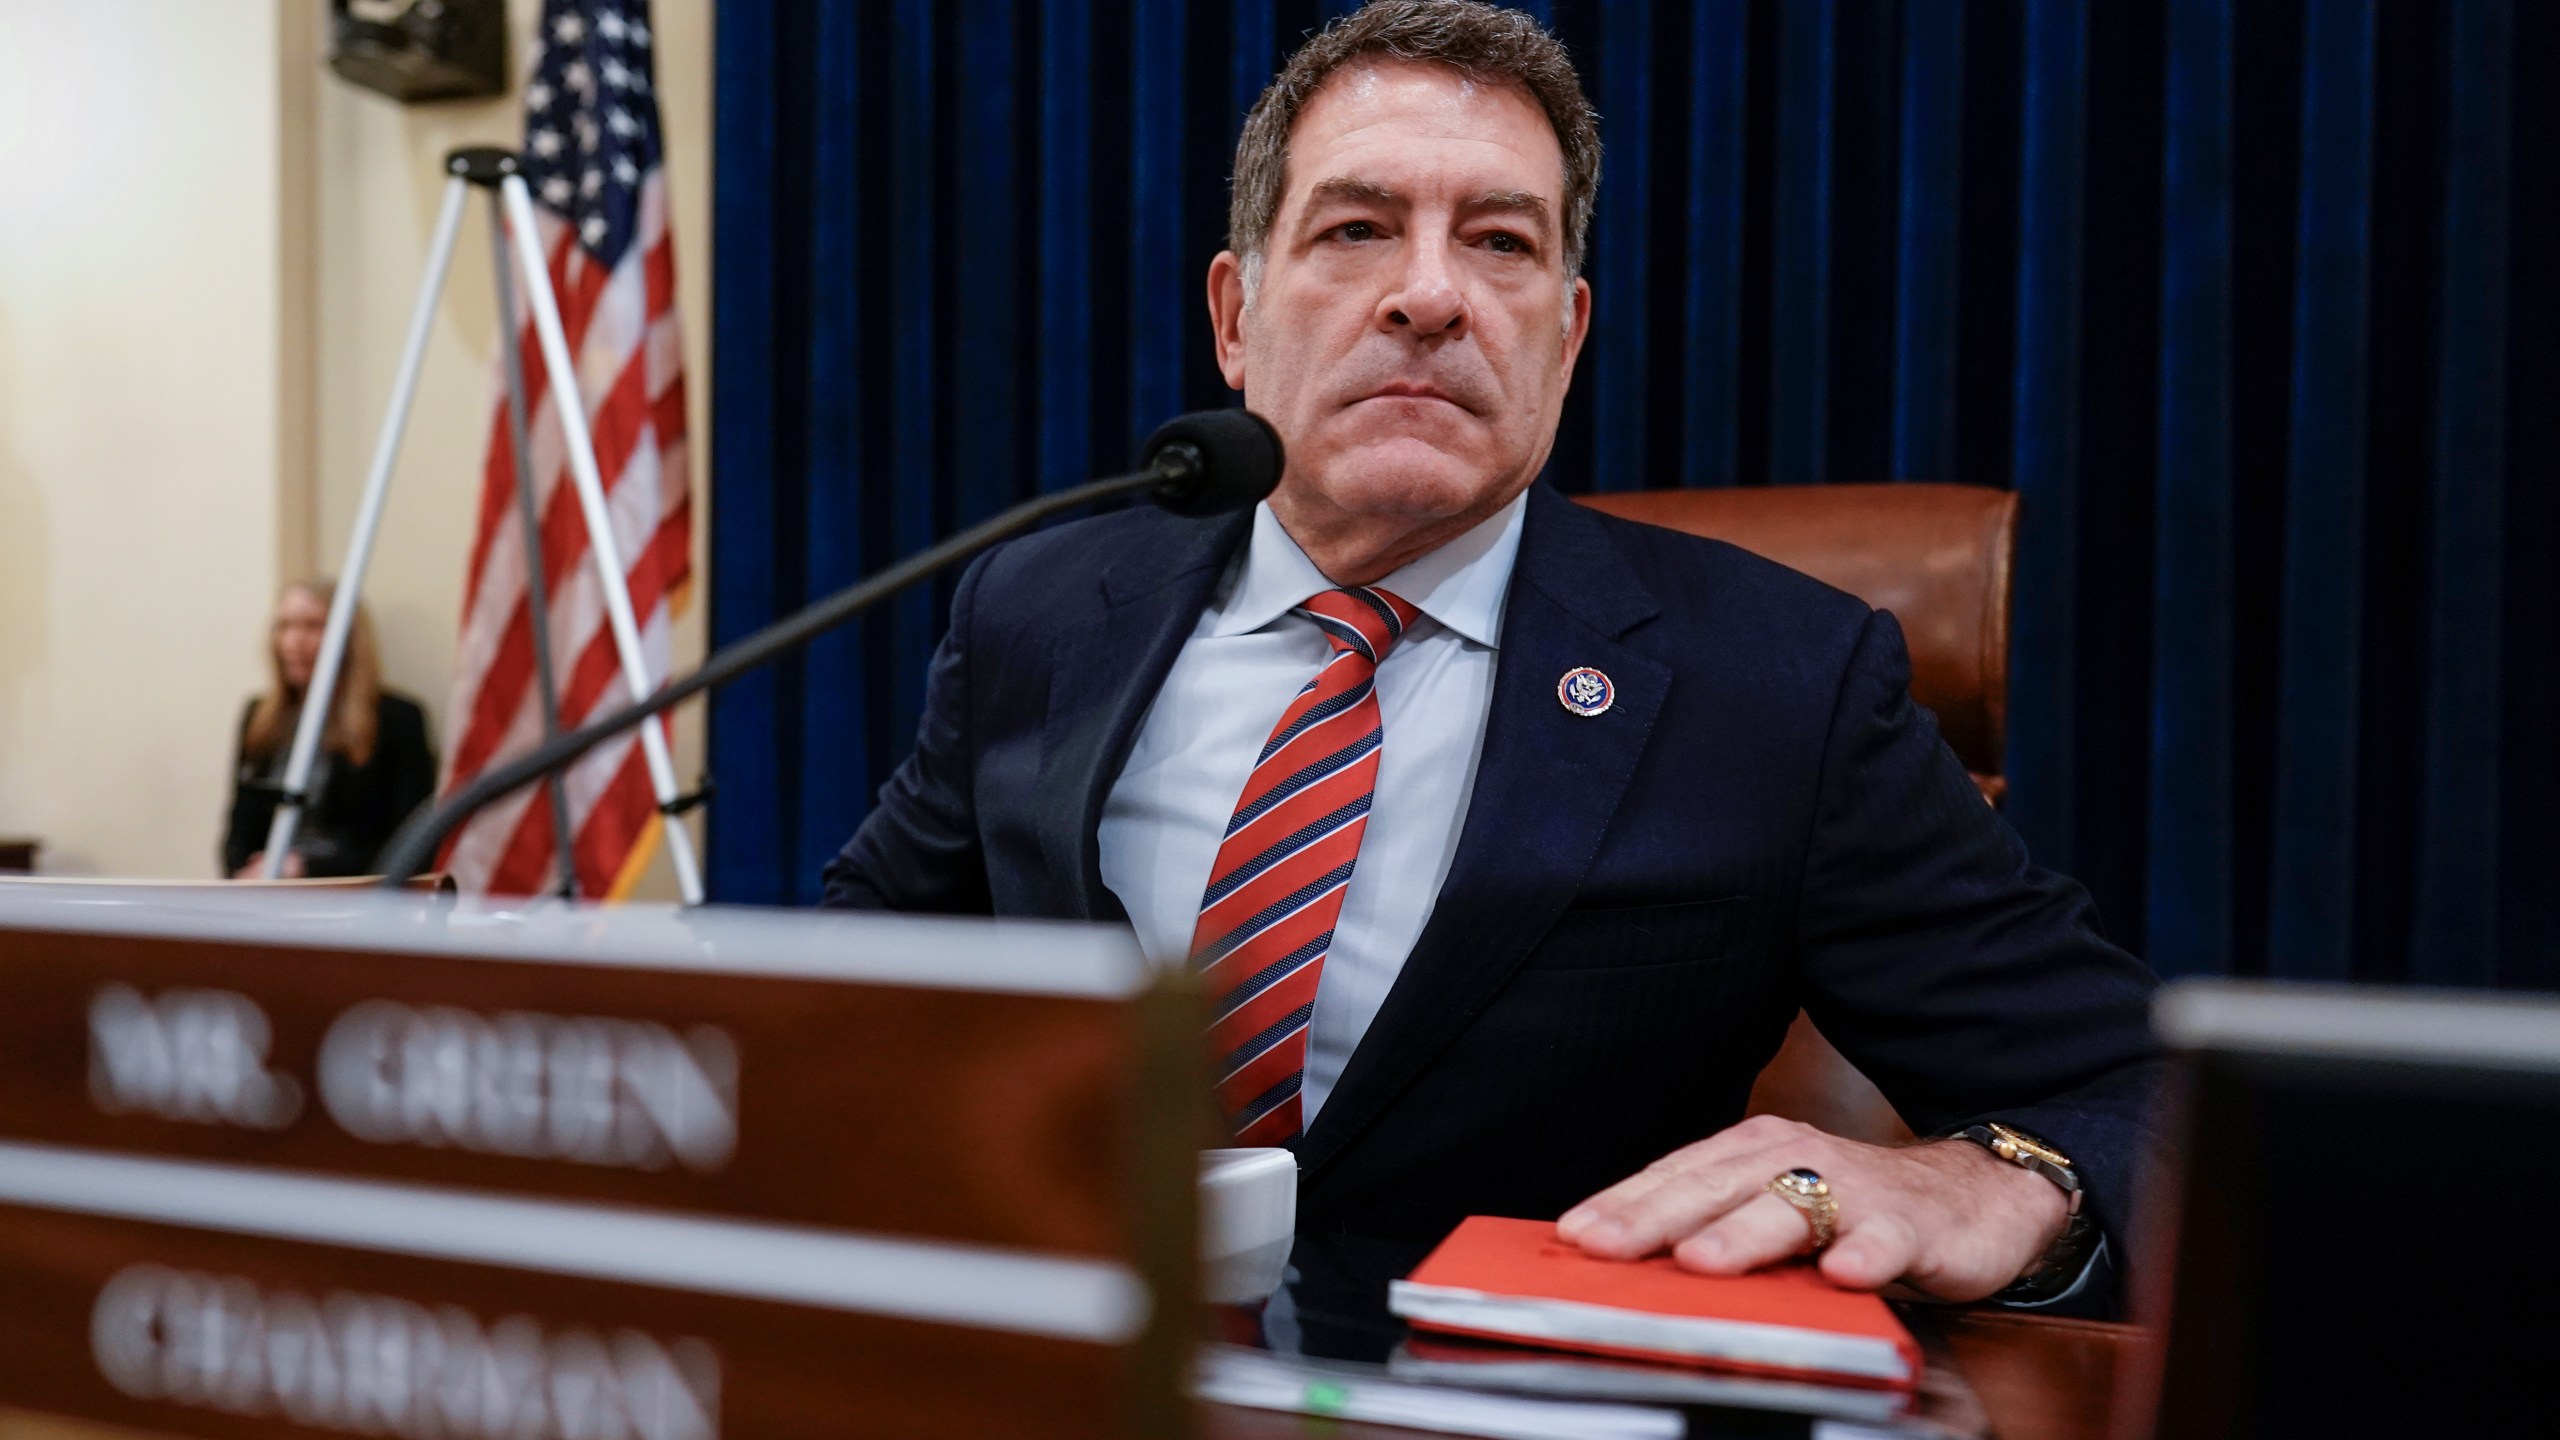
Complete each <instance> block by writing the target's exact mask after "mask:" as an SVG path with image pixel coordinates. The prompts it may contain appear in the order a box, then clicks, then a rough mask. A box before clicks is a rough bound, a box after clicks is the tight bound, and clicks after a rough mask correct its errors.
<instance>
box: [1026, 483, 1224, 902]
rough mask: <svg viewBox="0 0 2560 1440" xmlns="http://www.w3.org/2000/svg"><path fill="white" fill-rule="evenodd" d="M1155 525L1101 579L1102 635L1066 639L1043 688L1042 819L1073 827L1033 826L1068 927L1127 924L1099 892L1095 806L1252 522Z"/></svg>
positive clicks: (1082, 633) (1096, 627)
mask: <svg viewBox="0 0 2560 1440" xmlns="http://www.w3.org/2000/svg"><path fill="white" fill-rule="evenodd" d="M1164 524H1165V526H1166V527H1168V529H1169V530H1170V534H1165V532H1162V531H1160V532H1158V533H1159V534H1160V535H1164V538H1163V539H1162V540H1161V541H1160V542H1159V543H1143V544H1137V545H1132V546H1130V547H1129V548H1128V550H1127V551H1125V552H1124V553H1122V554H1121V555H1120V556H1119V557H1118V558H1116V559H1114V560H1113V561H1112V562H1111V564H1110V565H1108V566H1107V567H1105V569H1104V570H1103V572H1102V575H1101V578H1100V581H1099V584H1100V587H1101V600H1102V606H1103V613H1102V618H1101V621H1100V623H1098V624H1091V625H1082V626H1078V627H1076V628H1075V630H1074V632H1073V633H1072V634H1071V635H1070V636H1069V637H1068V639H1067V641H1066V643H1065V644H1064V645H1063V646H1062V647H1061V648H1060V652H1059V655H1058V658H1057V664H1056V669H1055V670H1054V671H1052V672H1051V676H1050V682H1049V713H1048V717H1047V720H1046V722H1045V724H1044V727H1043V731H1042V736H1041V766H1040V783H1041V795H1040V806H1041V813H1042V814H1043V815H1051V816H1061V817H1064V816H1073V817H1075V819H1074V823H1072V824H1044V825H1042V826H1040V836H1041V850H1042V858H1043V859H1045V860H1046V861H1047V862H1048V870H1049V875H1050V877H1051V884H1052V886H1053V895H1054V899H1055V902H1056V906H1057V908H1056V912H1055V913H1057V914H1059V915H1061V916H1065V917H1069V918H1073V919H1083V920H1095V919H1099V920H1122V919H1126V918H1127V915H1126V912H1124V911H1123V910H1122V909H1121V908H1120V903H1119V901H1118V900H1117V899H1116V898H1115V897H1113V895H1112V894H1111V892H1110V891H1109V890H1107V889H1105V888H1104V887H1103V884H1102V845H1101V838H1100V830H1101V825H1102V806H1103V802H1104V801H1105V800H1106V799H1108V798H1109V796H1110V793H1111V782H1112V781H1113V780H1114V779H1116V778H1118V776H1119V774H1120V767H1121V765H1122V764H1124V763H1126V761H1127V760H1128V757H1129V747H1130V745H1131V744H1132V743H1134V742H1135V740H1136V739H1137V733H1138V721H1139V720H1140V718H1141V717H1143V716H1144V715H1145V714H1146V713H1147V707H1148V705H1150V704H1151V703H1153V701H1154V700H1155V695H1156V691H1157V690H1158V689H1160V688H1162V687H1163V685H1164V677H1165V673H1166V672H1167V671H1169V670H1171V669H1172V668H1173V661H1174V657H1175V656H1177V655H1179V654H1180V653H1181V652H1182V642H1183V641H1184V640H1185V639H1187V638H1189V636H1190V634H1191V628H1192V626H1193V625H1195V624H1197V623H1198V622H1199V619H1200V612H1201V610H1202V609H1203V608H1205V607H1206V606H1207V605H1208V603H1209V596H1210V592H1211V591H1213V590H1214V589H1216V587H1217V583H1218V577H1219V575H1220V574H1221V573H1222V572H1223V570H1224V568H1225V565H1226V561H1227V559H1228V557H1229V556H1231V555H1233V554H1234V553H1235V548H1236V545H1237V544H1238V543H1239V542H1240V541H1241V540H1242V539H1243V538H1244V536H1245V534H1246V533H1247V532H1248V531H1249V530H1250V529H1251V527H1252V524H1253V512H1252V511H1250V510H1247V511H1245V512H1243V513H1242V514H1240V515H1231V516H1227V517H1224V518H1221V519H1218V520H1214V521H1207V522H1201V521H1182V520H1176V519H1173V518H1171V517H1165V520H1164Z"/></svg>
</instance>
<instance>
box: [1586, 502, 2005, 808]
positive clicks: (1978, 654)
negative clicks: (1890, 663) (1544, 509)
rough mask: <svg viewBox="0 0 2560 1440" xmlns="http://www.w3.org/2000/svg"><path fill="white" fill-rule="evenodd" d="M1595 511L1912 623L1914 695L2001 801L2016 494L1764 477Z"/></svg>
mask: <svg viewBox="0 0 2560 1440" xmlns="http://www.w3.org/2000/svg"><path fill="white" fill-rule="evenodd" d="M1576 498H1578V499H1580V500H1581V501H1582V503H1583V504H1585V505H1588V506H1590V507H1591V508H1592V509H1594V510H1600V511H1605V512H1607V513H1608V514H1611V515H1617V516H1621V517H1624V518H1626V519H1629V520H1641V521H1644V522H1645V523H1647V524H1651V525H1662V526H1667V527H1669V528H1670V529H1673V530H1681V531H1686V532H1687V533H1689V534H1691V535H1704V536H1708V537H1711V538H1713V539H1717V540H1723V541H1727V542H1729V543H1732V544H1735V545H1739V546H1741V547H1742V548H1743V549H1745V550H1748V551H1750V552H1752V553H1753V554H1755V555H1760V556H1763V557H1765V558H1767V559H1770V560H1775V561H1777V562H1778V563H1779V564H1781V565H1784V566H1786V567H1788V568H1789V569H1792V570H1801V571H1803V572H1804V573H1805V574H1807V575H1810V576H1812V577H1813V578H1814V579H1816V580H1820V581H1822V582H1823V583H1824V584H1826V585H1830V586H1833V587H1835V588H1837V589H1841V590H1846V591H1848V592H1849V593H1850V594H1852V595H1855V596H1857V597H1858V598H1859V599H1861V600H1864V601H1866V602H1867V603H1868V604H1870V605H1873V606H1875V607H1876V608H1877V609H1879V610H1890V611H1892V612H1893V614H1894V618H1895V619H1897V620H1899V621H1901V622H1902V633H1903V638H1904V639H1905V640H1906V641H1907V642H1908V644H1909V645H1910V649H1911V697H1912V698H1913V699H1914V700H1917V701H1919V702H1920V703H1921V704H1923V705H1926V706H1927V707H1929V709H1930V710H1931V711H1932V712H1934V713H1935V714H1936V715H1937V717H1938V731H1939V733H1940V734H1942V735H1944V736H1945V737H1946V740H1947V744H1948V746H1949V747H1950V748H1952V749H1953V750H1954V751H1955V752H1956V756H1957V758H1959V759H1961V760H1963V761H1964V764H1965V768H1966V769H1968V770H1970V771H1972V772H1973V778H1974V783H1975V784H1976V785H1978V786H1980V787H1981V789H1982V793H1983V798H1985V799H1987V800H1992V801H1994V802H1996V801H1997V800H1998V799H1999V797H2000V793H2001V791H2002V790H2003V789H2004V788H2005V784H2006V782H2005V781H2003V780H2002V778H2001V770H2000V752H2001V748H2002V746H2003V745H2004V744H2005V743H2006V741H2007V738H2008V726H2009V597H2010V571H2011V563H2012V560H2013V558H2014V557H2015V555H2016V553H2017V536H2018V497H2017V495H2016V493H2015V492H2012V491H2008V490H1994V489H1991V488H1989V487H1987V486H1982V485H1927V484H1888V485H1767V486H1748V487H1719V488H1712V489H1692V490H1638V491H1620V492H1617V493H1614V494H1607V495H1585V496H1578V497H1576Z"/></svg>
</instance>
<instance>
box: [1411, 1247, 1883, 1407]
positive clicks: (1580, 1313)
mask: <svg viewBox="0 0 2560 1440" xmlns="http://www.w3.org/2000/svg"><path fill="white" fill-rule="evenodd" d="M1387 1306H1388V1308H1389V1309H1391V1310H1393V1311H1394V1312H1395V1313H1396V1314H1397V1315H1399V1316H1402V1317H1403V1318H1404V1319H1405V1321H1406V1322H1407V1323H1409V1324H1411V1325H1413V1326H1414V1327H1416V1328H1417V1329H1424V1330H1440V1331H1446V1332H1448V1333H1450V1334H1455V1335H1478V1336H1483V1337H1486V1338H1488V1339H1495V1340H1508V1341H1512V1342H1514V1343H1516V1344H1528V1345H1545V1346H1552V1347H1555V1348H1557V1349H1563V1350H1583V1351H1590V1352H1592V1353H1595V1354H1601V1355H1625V1356H1630V1357H1633V1358H1636V1359H1640V1360H1661V1361H1670V1362H1673V1363H1675V1364H1685V1365H1704V1366H1712V1367H1715V1368H1719V1369H1731V1370H1745V1371H1753V1372H1757V1373H1762V1374H1774V1375H1797V1376H1818V1377H1820V1378H1821V1379H1823V1380H1826V1381H1831V1382H1835V1383H1841V1382H1844V1383H1850V1384H1861V1385H1879V1386H1890V1387H1898V1388H1899V1387H1909V1386H1911V1385H1914V1384H1917V1383H1918V1381H1919V1379H1920V1366H1921V1360H1920V1347H1919V1345H1918V1344H1916V1343H1915V1342H1914V1341H1913V1340H1912V1338H1911V1332H1910V1331H1908V1330H1905V1329H1904V1328H1903V1327H1902V1322H1901V1321H1900V1320H1898V1319H1896V1318H1894V1314H1893V1311H1892V1310H1891V1309H1889V1308H1888V1307H1887V1306H1886V1305H1885V1303H1884V1301H1883V1300H1881V1299H1879V1298H1878V1297H1876V1296H1874V1295H1870V1294H1866V1293H1864V1292H1861V1291H1854V1290H1842V1289H1838V1288H1836V1287H1834V1286H1833V1285H1832V1284H1831V1283H1830V1282H1829V1281H1827V1280H1824V1279H1823V1278H1822V1276H1821V1274H1820V1272H1818V1271H1816V1270H1815V1269H1814V1268H1813V1267H1812V1266H1810V1265H1785V1266H1780V1267H1778V1268H1776V1269H1772V1270H1761V1271H1756V1272H1754V1273H1752V1274H1749V1275H1735V1276H1722V1275H1700V1274H1697V1273H1695V1272H1692V1271H1688V1270H1683V1269H1681V1268H1680V1267H1679V1266H1678V1265H1676V1264H1674V1263H1673V1262H1672V1260H1671V1258H1670V1257H1669V1256H1667V1255H1658V1256H1655V1257H1654V1258H1652V1259H1649V1260H1634V1261H1627V1260H1600V1259H1595V1258H1593V1257H1591V1256H1589V1255H1586V1254H1584V1253H1583V1252H1582V1251H1581V1250H1579V1249H1578V1248H1576V1247H1574V1246H1572V1245H1569V1244H1566V1243H1565V1242H1564V1241H1562V1240H1559V1239H1557V1238H1556V1227H1555V1226H1554V1225H1553V1224H1551V1223H1549V1222H1547V1221H1544V1220H1504V1219H1497V1218H1495V1217H1492V1216H1487V1215H1477V1216H1473V1217H1471V1218H1469V1219H1468V1220H1467V1221H1466V1222H1465V1223H1463V1224H1461V1225H1460V1226H1459V1227H1458V1228H1457V1229H1456V1230H1453V1231H1451V1232H1450V1234H1449V1238H1448V1239H1446V1240H1443V1241H1441V1242H1440V1248H1439V1249H1437V1250H1434V1251H1432V1252H1431V1256H1430V1258H1429V1259H1427V1260H1424V1261H1423V1262H1422V1264H1421V1265H1420V1266H1419V1267H1418V1268H1416V1269H1415V1270H1414V1272H1413V1274H1412V1275H1410V1276H1409V1277H1407V1278H1405V1279H1402V1280H1398V1281H1396V1282H1394V1283H1393V1284H1392V1285H1390V1286H1389V1287H1388V1299H1387Z"/></svg>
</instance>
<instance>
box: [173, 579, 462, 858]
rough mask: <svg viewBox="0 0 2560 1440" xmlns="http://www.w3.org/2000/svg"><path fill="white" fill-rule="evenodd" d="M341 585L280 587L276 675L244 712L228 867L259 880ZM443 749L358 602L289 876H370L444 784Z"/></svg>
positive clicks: (225, 853)
mask: <svg viewBox="0 0 2560 1440" xmlns="http://www.w3.org/2000/svg"><path fill="white" fill-rule="evenodd" d="M335 588H336V587H335V585H334V583H333V582H331V581H327V580H306V581H301V582H298V583H296V584H293V585H288V586H286V587H285V590H284V593H283V594H282V595H280V596H278V597H276V618H275V625H274V629H273V633H272V634H271V636H270V638H269V643H268V646H267V659H268V662H269V665H270V668H271V669H272V670H273V672H274V676H275V679H274V683H273V684H272V685H270V686H269V687H268V690H267V693H265V694H264V695H261V696H259V697H257V698H256V699H254V700H252V701H250V702H249V708H248V710H247V712H246V713H244V714H243V715H242V716H241V717H240V746H239V759H238V763H237V765H236V766H235V768H234V775H235V781H234V784H233V787H232V791H231V824H230V827H229V830H228V832H227V833H226V834H225V836H224V838H223V843H222V867H223V871H224V873H225V874H228V875H230V876H231V877H232V878H233V879H238V880H248V879H255V878H256V877H257V876H259V875H260V874H262V873H263V872H264V870H265V866H266V849H265V846H266V843H267V827H268V824H269V822H270V821H272V820H273V819H274V818H275V810H276V804H277V798H278V792H279V790H280V789H281V788H282V786H283V782H284V770H285V761H286V759H287V757H288V756H290V754H291V753H292V750H293V732H294V727H295V725H296V724H298V723H299V722H300V720H301V718H302V697H303V692H304V691H306V690H308V689H309V688H310V685H311V672H312V670H313V669H314V668H316V667H317V666H318V664H319V661H320V634H321V631H322V630H323V629H325V628H326V627H327V625H328V620H329V597H330V595H331V593H332V592H333V591H334V589H335ZM435 788H436V756H435V751H434V750H433V749H432V748H431V747H430V746H429V745H428V743H427V716H426V712H425V711H424V710H421V709H419V708H418V702H416V701H415V700H412V699H410V698H408V697H407V696H405V695H399V694H395V693H393V692H391V691H389V690H385V689H383V688H382V677H381V670H380V667H379V665H378V664H377V662H376V659H375V656H374V648H373V624H372V622H371V621H370V620H369V619H368V618H367V617H366V615H365V613H364V607H363V606H361V605H359V606H357V607H356V616H355V624H354V626H353V627H352V628H351V629H350V630H349V631H348V634H347V653H346V658H345V660H344V661H343V662H342V663H341V664H340V666H339V668H338V693H337V699H336V703H335V704H333V705H331V706H330V707H329V723H328V727H327V728H326V729H325V730H323V731H322V732H321V742H320V755H319V758H318V759H317V760H316V761H315V762H314V764H313V765H312V769H311V786H310V792H311V795H312V797H313V799H312V801H311V803H310V804H309V805H307V806H305V807H304V809H303V812H302V822H301V824H300V826H299V827H298V828H297V829H296V831H295V835H294V842H293V853H292V854H291V855H288V856H286V857H285V863H284V873H285V874H286V875H287V876H292V877H300V876H324V875H366V874H371V873H373V870H374V860H375V858H376V857H377V856H379V855H380V854H381V852H382V847H383V845H384V844H385V843H387V842H388V841H389V840H390V839H391V832H392V831H394V830H396V829H398V828H399V826H400V822H401V821H403V820H405V819H407V818H409V813H410V812H411V811H413V810H415V809H417V808H418V806H420V805H421V804H423V803H425V802H426V800H427V799H428V797H430V796H432V795H433V794H434V793H435Z"/></svg>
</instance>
